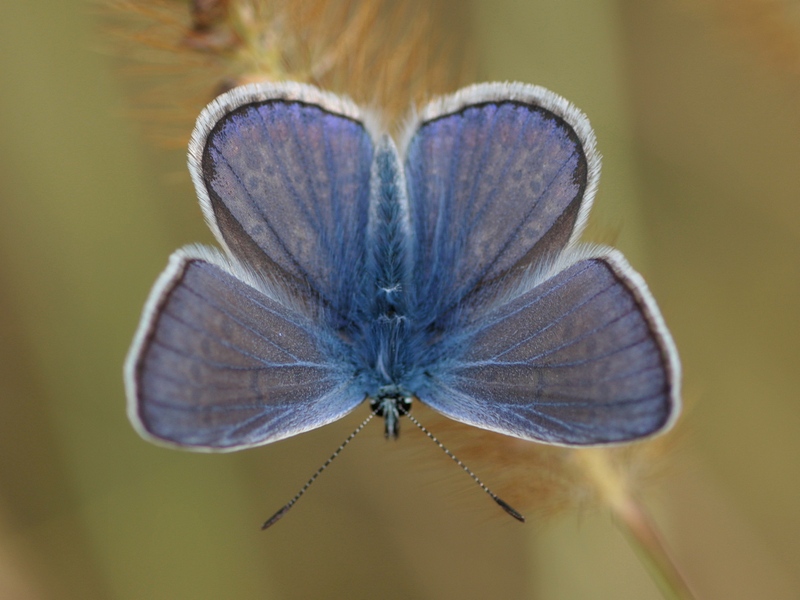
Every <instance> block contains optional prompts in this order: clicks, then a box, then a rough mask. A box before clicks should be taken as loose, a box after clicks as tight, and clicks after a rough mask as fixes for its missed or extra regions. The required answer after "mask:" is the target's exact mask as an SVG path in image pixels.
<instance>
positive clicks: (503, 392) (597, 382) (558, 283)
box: [422, 250, 680, 445]
mask: <svg viewBox="0 0 800 600" xmlns="http://www.w3.org/2000/svg"><path fill="white" fill-rule="evenodd" d="M570 263H571V264H570ZM464 344H465V346H466V348H467V349H466V351H465V352H464V353H463V354H462V356H461V357H460V358H459V359H458V360H454V361H452V363H451V364H450V365H449V366H448V368H447V369H444V370H443V372H442V373H441V374H440V375H438V377H437V380H436V382H435V383H434V385H432V387H431V389H430V390H429V391H428V395H427V396H425V397H422V400H423V401H424V402H425V403H426V404H429V405H430V406H432V407H433V408H435V409H437V410H439V411H440V412H442V413H443V414H445V415H447V416H449V417H451V418H453V419H456V420H457V421H462V422H465V423H468V424H470V425H475V426H478V427H482V428H485V429H490V430H493V431H498V432H501V433H506V434H510V435H514V436H517V437H521V438H525V439H531V440H538V441H543V442H549V443H555V444H565V445H594V444H604V443H613V442H621V441H626V440H631V439H636V438H641V437H646V436H648V435H651V434H653V433H655V432H657V431H659V430H662V429H664V428H665V427H666V426H668V425H669V423H670V422H671V421H672V419H673V418H674V416H675V415H676V413H677V407H678V403H679V398H678V386H679V377H680V375H679V370H680V368H679V364H678V360H677V354H676V352H675V349H674V346H673V343H672V340H671V338H670V336H669V333H668V332H667V330H666V327H665V326H664V323H663V320H662V318H661V316H660V314H659V312H658V309H657V307H656V305H655V303H654V301H653V300H652V297H651V296H650V293H649V291H648V290H647V287H646V286H645V284H644V281H643V280H642V279H641V277H640V276H639V275H638V274H637V273H636V272H634V271H633V270H632V269H631V267H630V266H629V265H628V263H627V261H625V259H624V258H623V257H622V255H621V254H619V253H618V252H616V251H611V250H605V251H599V252H595V253H594V255H590V256H585V257H579V258H576V259H574V260H570V259H567V260H566V261H565V264H563V265H562V266H561V268H560V270H557V271H556V272H555V273H553V274H552V275H551V276H549V277H547V278H545V279H543V280H541V281H540V282H539V283H538V285H535V286H534V287H533V288H532V289H530V290H528V291H525V292H524V293H521V294H520V295H519V296H517V297H516V298H514V299H512V300H510V301H509V302H507V303H505V304H503V305H501V306H499V307H497V308H496V309H495V310H494V311H492V312H490V313H488V314H487V315H485V317H484V319H483V321H482V322H480V323H479V324H476V325H475V329H474V331H473V333H472V334H471V335H469V336H468V337H467V339H466V341H465V342H464Z"/></svg>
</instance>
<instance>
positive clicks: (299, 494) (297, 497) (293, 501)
mask: <svg viewBox="0 0 800 600" xmlns="http://www.w3.org/2000/svg"><path fill="white" fill-rule="evenodd" d="M374 416H375V413H370V415H369V416H368V417H367V418H366V419H364V420H363V421H362V422H361V425H359V426H358V427H356V428H355V430H354V431H353V433H351V434H350V435H348V436H347V438H346V439H345V440H344V441H343V442H342V445H341V446H339V447H338V448H337V449H336V452H334V453H333V454H331V457H330V458H329V459H328V460H326V461H325V462H324V463H322V466H321V467H320V468H319V469H317V472H316V473H314V474H313V475H312V476H311V479H309V480H308V481H307V482H306V484H305V485H304V486H303V487H301V488H300V491H299V492H297V494H295V496H294V498H292V499H291V500H289V502H287V503H286V504H285V505H284V506H283V508H281V509H280V510H279V511H278V512H276V513H275V514H274V515H272V516H271V517H270V518H269V519H267V520H266V521H265V522H264V524H263V525H262V526H261V529H262V530H263V529H267V528H269V527H272V526H273V525H274V524H275V523H277V522H278V521H279V520H280V519H281V517H282V516H283V515H285V514H286V513H287V512H289V509H290V508H292V507H293V506H294V505H295V504H296V503H297V501H298V500H300V498H301V497H302V495H303V494H305V493H306V490H307V489H308V488H310V487H311V484H312V483H314V481H316V479H317V477H319V476H320V475H321V474H322V472H323V471H324V470H325V469H327V468H328V466H329V465H330V464H331V463H332V462H333V461H334V459H336V457H337V456H339V454H340V453H341V452H342V450H344V449H345V446H347V444H349V443H350V442H351V441H353V438H354V437H356V436H357V435H358V434H359V433H360V432H361V430H362V429H364V427H366V426H367V423H369V422H370V421H371V420H372V418H373V417H374Z"/></svg>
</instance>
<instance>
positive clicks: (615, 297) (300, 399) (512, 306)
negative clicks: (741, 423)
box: [125, 83, 680, 451]
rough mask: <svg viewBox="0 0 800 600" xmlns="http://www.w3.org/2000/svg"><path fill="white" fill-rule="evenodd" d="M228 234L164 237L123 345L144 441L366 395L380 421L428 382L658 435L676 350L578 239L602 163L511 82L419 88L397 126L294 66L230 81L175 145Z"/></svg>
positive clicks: (467, 414) (255, 429) (505, 428)
mask: <svg viewBox="0 0 800 600" xmlns="http://www.w3.org/2000/svg"><path fill="white" fill-rule="evenodd" d="M189 169H190V171H191V175H192V179H193V181H194V185H195V187H196V189H197V194H198V196H199V198H200V204H201V206H202V210H203V213H204V215H205V218H206V221H207V223H208V225H209V227H210V228H211V229H212V231H213V232H214V235H215V236H216V238H217V240H218V242H219V244H220V245H221V246H222V248H223V251H219V250H216V249H214V248H208V247H203V246H190V247H186V248H182V249H180V250H178V251H177V252H176V253H175V254H173V255H172V257H171V258H170V261H169V265H168V266H167V268H166V270H165V271H164V273H163V274H162V275H161V276H160V278H159V279H158V281H157V282H156V284H155V287H154V288H153V290H152V292H151V294H150V298H149V300H148V301H147V304H146V306H145V308H144V313H143V315H142V319H141V324H140V325H139V329H138V331H137V333H136V336H135V339H134V342H133V345H132V347H131V350H130V353H129V355H128V358H127V362H126V366H125V383H126V389H127V396H128V406H129V416H130V419H131V421H132V423H133V425H134V426H135V428H136V429H137V431H138V432H139V433H140V434H141V435H142V436H144V437H145V438H147V439H149V440H151V441H155V442H158V443H164V444H167V445H172V446H178V447H181V448H186V449H193V450H203V451H229V450H238V449H242V448H250V447H253V446H258V445H262V444H267V443H270V442H274V441H276V440H280V439H282V438H286V437H289V436H293V435H296V434H298V433H302V432H304V431H308V430H311V429H314V428H317V427H321V426H323V425H325V424H327V423H331V422H332V421H336V420H337V419H340V418H342V417H343V416H344V415H346V414H347V413H349V412H350V411H352V410H353V409H355V408H356V407H357V406H358V405H359V404H361V403H362V402H364V401H368V402H369V403H370V404H371V408H372V412H373V413H375V414H377V415H379V416H381V417H383V418H384V421H385V427H386V433H387V435H388V436H396V435H397V433H398V427H399V421H400V419H401V417H402V416H403V415H406V414H408V412H409V410H410V408H411V405H412V403H413V401H415V400H419V401H420V402H423V403H425V404H427V405H428V406H430V407H432V408H433V409H435V410H437V411H439V412H440V413H442V414H444V415H446V416H448V417H450V418H452V419H455V420H456V421H460V422H462V423H467V424H469V425H474V426H476V427H480V428H483V429H488V430H491V431H495V432H499V433H502V434H506V435H510V436H515V437H518V438H522V439H525V440H534V441H538V442H545V443H549V444H559V445H567V446H589V445H600V444H613V443H619V442H624V441H628V440H635V439H639V438H644V437H647V436H651V435H653V434H655V433H658V432H661V431H663V430H665V429H667V428H668V427H669V426H670V425H671V424H672V423H673V422H674V420H675V418H676V417H677V414H678V412H679V405H680V398H679V380H680V365H679V361H678V356H677V352H676V350H675V346H674V344H673V342H672V338H671V337H670V334H669V332H668V330H667V328H666V326H665V324H664V321H663V319H662V317H661V314H660V312H659V310H658V308H657V306H656V303H655V301H654V300H653V297H652V296H651V294H650V292H649V291H648V289H647V286H646V285H645V283H644V281H643V280H642V278H641V277H640V276H639V275H638V274H637V273H636V272H635V271H634V270H633V269H632V268H631V267H630V266H629V264H628V262H627V261H626V260H625V258H623V256H622V255H621V254H620V253H619V252H618V251H616V250H614V249H611V248H608V247H603V246H595V245H586V244H581V243H580V242H579V241H578V238H579V236H580V233H581V231H582V229H583V227H584V224H585V222H586V219H587V216H588V213H589V209H590V206H591V203H592V199H593V197H594V193H595V188H596V186H597V180H598V177H599V172H600V158H599V156H598V154H597V152H596V150H595V138H594V134H593V132H592V130H591V128H590V126H589V123H588V121H587V119H586V117H585V116H584V115H583V114H582V113H581V112H580V111H578V110H577V109H576V108H575V107H573V106H572V105H571V104H570V103H569V102H567V101H566V100H564V99H563V98H561V97H559V96H557V95H555V94H553V93H552V92H549V91H547V90H545V89H543V88H540V87H535V86H529V85H523V84H497V83H494V84H483V85H475V86H471V87H468V88H465V89H463V90H461V91H459V92H457V93H456V94H453V95H451V96H447V97H443V98H439V99H437V100H434V101H433V102H431V103H430V104H428V105H427V106H425V107H424V108H423V109H422V110H421V111H420V112H419V113H418V114H417V115H416V116H415V117H414V118H413V119H411V121H410V124H409V125H408V127H407V128H406V131H405V134H404V135H403V136H402V137H401V138H400V140H399V143H398V144H397V145H396V144H395V142H394V141H393V140H392V139H391V138H390V137H388V136H386V135H384V134H382V133H381V132H380V130H379V127H378V126H377V120H376V119H374V118H373V117H372V116H371V115H369V114H368V113H365V111H363V110H361V109H360V108H359V107H358V106H356V105H354V104H353V103H351V102H350V101H349V100H347V99H345V98H342V97H340V96H337V95H333V94H330V93H326V92H323V91H320V90H318V89H317V88H314V87H312V86H308V85H302V84H298V83H266V84H257V85H247V86H243V87H240V88H236V89H234V90H231V91H230V92H228V93H226V94H223V95H222V96H220V97H219V98H217V99H216V100H214V101H213V102H212V103H211V104H210V105H209V106H208V107H207V108H206V109H205V110H204V111H203V113H202V114H201V115H200V117H199V119H198V121H197V126H196V128H195V131H194V133H193V135H192V139H191V143H190V146H189Z"/></svg>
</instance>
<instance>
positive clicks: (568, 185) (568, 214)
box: [406, 84, 599, 313]
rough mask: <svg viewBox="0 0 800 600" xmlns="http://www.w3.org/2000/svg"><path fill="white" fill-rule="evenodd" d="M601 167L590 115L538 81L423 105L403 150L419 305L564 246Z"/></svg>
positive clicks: (484, 88) (452, 298)
mask: <svg viewBox="0 0 800 600" xmlns="http://www.w3.org/2000/svg"><path fill="white" fill-rule="evenodd" d="M598 169H599V163H598V159H597V157H596V155H595V153H594V137H593V135H592V133H591V129H589V127H588V122H586V119H585V117H583V115H582V114H581V113H580V112H579V111H577V109H574V108H573V107H572V106H571V105H569V104H568V103H567V102H566V101H564V100H563V99H561V98H559V97H557V96H555V95H554V94H551V93H550V92H547V91H545V90H542V89H541V88H536V87H533V86H509V85H500V84H491V85H480V86H474V87H472V88H468V89H467V90H464V91H462V92H460V93H459V94H456V95H455V96H452V97H450V98H447V99H444V100H440V101H438V102H435V103H433V104H431V105H430V106H428V107H427V108H426V109H424V110H423V111H422V118H421V122H420V123H419V125H418V129H417V130H416V131H415V132H414V133H413V134H412V136H411V137H410V139H409V141H408V145H407V154H406V178H407V181H408V193H409V202H410V210H411V218H412V226H413V230H414V234H415V246H416V247H415V250H416V252H415V258H416V262H415V277H416V281H417V284H418V286H419V287H420V288H421V291H420V293H419V297H420V298H422V299H424V301H425V302H426V303H427V304H426V305H425V309H424V311H423V312H427V313H441V312H443V311H446V310H448V309H450V308H452V307H453V306H454V305H457V304H458V303H459V302H462V301H463V300H464V298H465V297H466V296H468V295H469V294H470V293H471V292H472V291H473V290H475V289H476V288H479V287H481V286H483V285H485V284H487V283H489V282H492V281H496V280H497V279H498V278H500V277H501V276H503V275H504V274H507V273H508V272H509V271H510V270H512V269H513V268H514V267H523V266H527V265H528V264H530V263H532V262H535V261H536V260H537V259H539V258H541V257H545V256H549V255H553V254H557V253H558V252H560V251H561V250H562V249H563V248H564V247H565V246H566V245H567V243H568V242H569V241H570V240H571V239H573V238H574V237H575V235H576V229H578V228H579V227H578V226H579V225H580V223H582V220H583V219H584V217H585V213H586V211H588V207H589V204H590V202H591V194H592V193H593V190H594V185H595V180H596V177H597V171H598Z"/></svg>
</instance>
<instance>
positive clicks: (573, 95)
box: [0, 0, 800, 600]
mask: <svg viewBox="0 0 800 600" xmlns="http://www.w3.org/2000/svg"><path fill="white" fill-rule="evenodd" d="M419 4H420V9H419V10H425V9H424V3H422V2H420V3H419ZM450 4H451V7H450V9H451V10H452V11H453V17H452V23H450V26H452V27H463V28H464V30H465V31H468V32H469V33H468V35H469V36H470V38H471V47H472V49H473V50H474V55H475V71H476V73H477V74H478V79H479V80H506V79H507V80H519V81H525V82H530V83H538V84H541V85H544V86H546V87H549V88H551V89H553V90H554V91H556V92H558V93H560V94H562V95H564V96H566V97H567V98H569V99H570V100H572V101H573V102H574V103H575V104H576V105H578V106H579V107H580V108H581V109H582V110H584V111H585V112H586V113H587V114H588V115H589V117H590V119H591V121H592V123H593V125H594V127H595V129H596V132H597V136H598V141H599V146H600V150H601V152H602V153H603V155H604V163H603V167H604V168H603V176H602V178H601V184H600V192H599V194H598V196H597V199H596V202H595V209H594V211H593V216H592V219H593V231H605V232H611V236H612V237H613V239H614V240H615V244H616V245H617V246H618V247H620V248H621V249H622V250H623V251H624V252H625V253H626V254H627V255H628V257H629V258H630V259H631V262H632V263H633V264H634V265H635V266H636V267H637V268H638V269H639V270H641V271H642V272H643V274H644V275H645V276H646V278H647V280H648V282H649V284H650V286H651V288H652V290H653V292H654V294H655V296H656V298H657V299H658V301H659V304H660V306H661V308H662V310H663V312H664V315H665V318H666V320H667V322H668V324H669V326H670V327H671V329H672V331H673V333H674V336H675V338H676V341H677V344H678V348H679V350H680V353H681V356H682V360H683V364H684V372H685V384H684V396H685V398H686V405H687V409H686V413H685V415H684V418H683V420H682V422H681V424H680V427H679V429H678V431H677V432H676V434H677V436H679V438H680V439H679V440H678V442H677V443H676V446H677V449H676V450H674V451H673V453H672V455H671V456H669V457H668V462H669V466H668V468H667V470H666V472H665V473H664V475H663V476H662V478H661V479H659V480H658V481H657V482H656V483H655V484H654V485H653V486H651V487H650V488H648V489H647V493H646V495H645V498H646V501H647V503H648V505H649V506H650V507H651V508H652V510H653V512H654V514H655V515H656V518H657V520H658V522H659V524H660V526H661V529H662V531H663V533H664V535H665V537H666V539H667V541H668V544H669V545H670V546H671V547H672V549H673V550H674V553H675V555H676V557H677V560H678V562H679V563H680V564H681V565H682V567H683V568H684V570H685V572H686V575H687V577H688V579H689V580H690V582H691V583H692V584H693V586H694V588H695V589H696V591H697V593H698V597H700V598H726V599H735V598H743V599H744V598H755V597H761V598H774V599H781V598H796V597H798V594H800V576H798V573H800V511H798V510H797V507H798V506H800V469H799V468H798V459H799V458H800V435H798V431H800V398H798V389H800V368H799V367H800V364H799V363H800V361H799V360H798V359H800V310H798V301H799V300H800V101H799V100H800V71H798V69H797V65H798V64H800V55H797V54H793V52H794V49H795V48H796V47H798V46H800V25H799V24H798V23H797V21H795V22H794V23H792V22H790V21H787V22H786V23H781V22H780V19H778V20H777V22H776V23H772V24H771V26H772V27H773V29H772V30H767V31H766V33H765V32H764V31H760V30H759V31H756V28H757V27H759V26H760V25H761V21H758V20H757V19H756V18H755V17H753V19H752V20H751V22H748V21H747V20H744V21H742V20H741V19H739V20H736V19H735V18H734V17H735V15H734V14H733V13H732V12H726V9H723V8H720V7H721V6H723V5H722V4H719V3H715V2H714V1H713V0H708V1H707V2H697V3H689V2H680V1H677V0H675V1H668V2H662V3H645V2H636V1H635V0H618V1H612V0H597V1H592V2H576V1H573V0H567V1H561V0H541V1H539V0H537V1H531V2H523V1H521V0H520V1H516V2H515V1H513V0H473V1H472V2H463V3H462V2H451V3H450ZM747 4H748V2H746V1H745V0H738V1H737V2H736V3H731V5H738V6H746V5H747ZM787 4H788V3H787ZM782 5H783V3H781V2H775V3H772V4H771V5H770V4H769V3H767V4H764V7H763V8H762V13H760V14H761V17H764V15H766V16H767V17H769V15H768V14H767V13H766V12H763V11H768V10H775V11H776V13H775V14H779V11H780V10H781V6H782ZM769 6H772V7H773V8H772V9H770V8H769ZM783 10H785V11H787V13H788V11H789V9H788V8H784V9H783ZM754 14H755V13H754ZM764 22H765V23H767V24H769V23H770V21H769V19H768V18H765V19H764ZM748 27H750V28H751V29H752V31H751V29H748ZM754 32H755V33H754ZM751 33H752V35H751ZM100 37H101V34H100V33H99V32H98V26H97V23H96V16H95V15H94V14H93V11H92V10H90V6H89V4H87V3H83V2H62V1H59V0H36V1H34V2H14V1H11V0H8V1H6V2H4V3H2V4H0V597H2V598H13V599H16V598H20V599H23V600H27V599H50V598H59V599H71V598H75V599H78V598H81V599H84V598H98V599H105V598H108V599H115V600H116V599H120V600H123V599H135V598H144V597H147V598H170V599H182V598H237V599H239V598H241V599H246V598H312V597H326V598H351V597H352V598H367V597H379V598H386V599H389V598H437V599H440V598H459V599H469V598H487V597H498V598H543V599H548V600H549V599H561V598H564V599H567V598H596V599H603V598H609V599H610V598H614V599H619V598H636V599H650V598H653V599H655V598H659V597H660V596H659V593H658V591H657V589H656V587H655V586H654V584H653V583H652V582H651V580H650V579H649V577H648V575H647V573H646V572H645V570H644V569H643V567H642V566H641V564H640V563H639V561H638V559H637V557H636V555H635V554H634V552H633V551H632V550H631V549H630V548H629V546H628V545H627V543H626V541H625V539H624V537H623V536H622V535H621V534H620V533H619V532H618V531H617V530H616V529H615V528H614V526H613V524H612V522H611V520H610V517H609V515H608V514H607V513H606V512H605V511H602V510H599V511H593V512H588V513H581V514H579V513H577V512H568V513H566V514H564V515H562V516H559V517H556V518H551V519H544V518H539V519H536V518H534V519H532V520H531V521H530V522H529V523H528V524H527V525H525V526H520V525H519V524H518V523H516V522H514V521H512V520H511V519H508V518H507V517H505V516H504V515H502V514H499V515H497V514H496V513H497V512H499V511H497V510H496V507H495V506H494V505H492V504H491V502H488V501H487V499H486V498H485V496H484V495H483V494H482V493H480V492H479V490H477V488H475V487H474V486H472V485H471V484H470V482H469V481H468V480H467V478H466V477H464V476H463V475H462V474H461V473H460V472H458V470H457V469H455V467H452V465H449V464H446V459H444V458H441V457H440V456H439V454H438V453H439V451H438V450H437V449H436V448H435V447H434V446H433V445H432V444H430V443H429V442H426V441H425V440H424V439H423V438H422V437H421V436H419V435H415V432H413V431H408V433H407V434H404V436H403V438H402V439H400V440H399V441H398V442H397V443H391V444H389V443H386V442H385V441H384V440H383V439H382V432H381V428H380V427H377V426H375V427H371V428H369V429H368V430H367V431H365V432H364V434H362V436H361V437H360V438H359V439H358V440H357V442H356V443H354V444H353V445H351V446H350V447H349V448H348V450H347V453H346V454H344V455H343V456H342V457H341V458H340V459H339V460H338V461H337V463H336V464H335V465H334V466H333V467H332V468H331V469H330V470H329V471H328V472H327V473H326V474H325V476H324V477H322V478H321V479H320V480H319V482H318V483H317V484H316V485H315V487H314V488H313V489H312V490H311V492H310V493H309V494H307V495H306V496H305V497H304V498H303V500H302V501H301V503H299V504H298V505H297V507H296V508H295V509H294V510H293V511H292V513H290V514H289V515H288V516H287V517H286V518H285V520H284V521H282V522H281V523H279V524H278V525H276V526H275V528H274V529H272V530H270V531H269V532H266V533H263V532H261V531H260V530H259V529H258V526H259V524H260V522H261V520H263V519H264V518H265V517H267V516H269V515H270V514H271V513H272V512H273V511H274V510H275V509H276V508H277V507H279V506H280V505H281V504H283V503H284V502H285V501H286V500H288V498H289V497H290V496H291V495H292V494H293V493H294V492H295V490H296V489H297V488H298V487H299V486H300V485H301V484H302V483H303V482H304V481H305V479H306V478H307V477H308V476H309V475H310V474H311V473H312V472H313V471H314V470H315V469H316V468H317V466H318V465H319V464H320V463H321V462H322V461H323V460H324V459H325V458H326V457H327V455H328V454H329V452H330V451H332V450H333V449H335V448H336V447H337V446H338V444H339V443H340V442H341V440H342V439H344V437H345V436H346V435H347V434H348V433H349V432H350V431H351V430H352V428H353V427H354V426H355V424H356V423H358V422H359V421H360V419H361V418H363V415H364V411H363V410H359V411H356V413H354V414H353V415H350V417H348V418H347V419H345V420H343V421H342V422H340V423H337V424H335V425H331V426H329V427H326V428H323V429H321V430H318V431H315V432H311V433H308V434H305V435H302V436H299V437H297V438H295V439H290V440H286V441H283V442H280V443H278V444H275V445H273V446H267V447H263V448H260V449H255V450H251V451H247V452H242V453H236V454H229V455H196V454H190V453H181V452H175V451H169V450H165V449H162V448H158V447H155V446H152V445H150V444H147V443H145V442H143V441H142V440H140V439H139V438H138V437H137V436H136V435H135V433H134V432H133V430H132V429H131V427H130V425H129V424H128V422H127V418H126V416H125V403H124V392H123V386H122V378H121V369H122V361H123V359H124V356H125V353H126V351H127V348H128V345H129V343H130V340H131V338H132V335H133V332H134V329H135V327H136V323H137V321H138V318H139V314H140V311H141V308H142V304H143V302H144V300H145V298H146V295H147V292H148V290H149V288H150V286H151V285H152V283H153V281H154V280H155V278H156V276H157V275H158V273H159V272H160V271H161V269H162V268H163V267H164V265H165V264H166V260H167V256H168V255H169V253H170V252H171V251H172V250H173V249H175V248H177V247H178V246H180V245H183V244H186V243H192V242H207V243H211V242H212V240H211V235H210V233H209V232H208V231H207V229H206V228H205V226H204V224H203V221H202V218H201V216H200V212H199V210H198V207H197V205H196V200H195V199H194V194H193V191H192V189H191V187H190V185H189V179H188V173H187V171H186V170H185V167H184V160H185V159H184V154H183V152H182V151H168V150H164V149H156V148H154V147H153V146H152V145H149V144H148V143H147V142H146V141H145V139H144V136H143V135H142V129H141V127H140V125H139V123H137V122H135V121H131V120H128V119H126V118H124V116H123V115H124V114H125V113H126V111H127V110H128V109H129V106H130V105H129V103H130V93H129V92H130V90H129V88H130V83H126V82H125V81H124V80H122V79H121V77H120V74H119V72H118V70H117V69H116V68H115V61H114V60H112V59H111V58H110V57H109V56H107V55H106V54H104V53H103V52H101V51H99V50H98V49H99V48H101V46H102V44H101V43H100V41H99V39H100ZM423 412H424V411H423ZM434 464H435V465H436V467H434V468H431V465H434ZM481 475H482V476H483V477H484V479H486V480H487V482H489V483H491V478H492V474H491V473H486V472H482V473H481Z"/></svg>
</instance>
